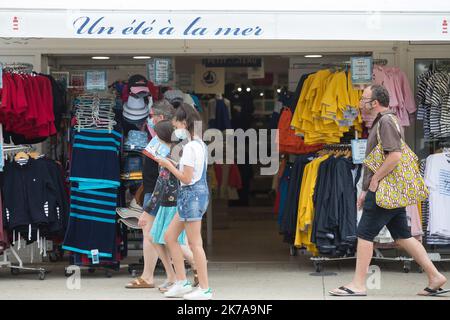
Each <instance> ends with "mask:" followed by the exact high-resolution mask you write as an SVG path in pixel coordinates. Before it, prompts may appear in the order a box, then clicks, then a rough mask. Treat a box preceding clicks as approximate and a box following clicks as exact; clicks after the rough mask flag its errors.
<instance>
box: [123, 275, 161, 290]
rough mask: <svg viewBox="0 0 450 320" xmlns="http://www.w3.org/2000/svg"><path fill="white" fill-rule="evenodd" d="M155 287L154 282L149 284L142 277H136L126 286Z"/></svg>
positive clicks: (133, 287) (132, 287) (130, 287)
mask: <svg viewBox="0 0 450 320" xmlns="http://www.w3.org/2000/svg"><path fill="white" fill-rule="evenodd" d="M154 287H155V285H154V284H148V283H147V282H145V280H144V279H142V278H140V277H139V278H136V279H135V280H134V281H133V282H131V283H129V284H127V285H126V286H125V288H127V289H153V288H154Z"/></svg>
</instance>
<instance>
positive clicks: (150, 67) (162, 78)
mask: <svg viewBox="0 0 450 320" xmlns="http://www.w3.org/2000/svg"><path fill="white" fill-rule="evenodd" d="M173 74H174V68H173V59H172V58H152V59H151V60H150V62H149V63H148V64H147V76H148V79H149V80H150V81H151V82H153V83H154V84H155V85H157V86H162V85H169V83H170V82H171V81H172V80H173Z"/></svg>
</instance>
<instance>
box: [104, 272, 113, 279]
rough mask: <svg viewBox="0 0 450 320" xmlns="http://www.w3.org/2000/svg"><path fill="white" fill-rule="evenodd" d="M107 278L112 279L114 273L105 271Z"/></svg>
mask: <svg viewBox="0 0 450 320" xmlns="http://www.w3.org/2000/svg"><path fill="white" fill-rule="evenodd" d="M105 276H106V277H107V278H112V272H111V271H110V270H106V271H105Z"/></svg>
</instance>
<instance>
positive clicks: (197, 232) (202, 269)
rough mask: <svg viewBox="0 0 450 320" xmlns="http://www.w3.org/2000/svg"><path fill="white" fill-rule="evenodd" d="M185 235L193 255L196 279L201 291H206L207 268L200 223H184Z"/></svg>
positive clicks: (207, 284) (207, 286)
mask: <svg viewBox="0 0 450 320" xmlns="http://www.w3.org/2000/svg"><path fill="white" fill-rule="evenodd" d="M185 227H186V234H187V237H188V239H189V246H190V247H191V250H192V253H193V254H194V261H195V265H196V267H197V272H198V278H199V282H200V288H201V289H208V288H209V283H208V267H207V261H206V254H205V250H204V249H203V240H202V234H201V228H202V222H201V221H195V222H186V223H185Z"/></svg>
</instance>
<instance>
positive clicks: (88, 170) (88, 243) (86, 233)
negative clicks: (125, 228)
mask: <svg viewBox="0 0 450 320" xmlns="http://www.w3.org/2000/svg"><path fill="white" fill-rule="evenodd" d="M121 141H122V135H121V134H120V133H119V132H117V131H114V130H113V131H111V132H109V131H108V130H80V131H75V132H74V135H73V149H72V161H71V170H70V178H69V179H70V181H71V196H70V201H71V204H70V218H69V225H68V228H67V231H66V236H65V239H64V245H63V249H64V250H67V251H71V252H74V253H79V254H86V255H87V256H88V257H89V258H91V257H92V250H98V251H99V257H100V258H104V259H113V258H114V252H115V248H116V245H115V234H116V207H117V195H118V188H119V186H120V158H119V152H120V146H121Z"/></svg>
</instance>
